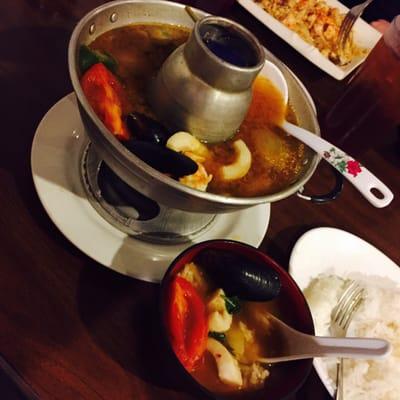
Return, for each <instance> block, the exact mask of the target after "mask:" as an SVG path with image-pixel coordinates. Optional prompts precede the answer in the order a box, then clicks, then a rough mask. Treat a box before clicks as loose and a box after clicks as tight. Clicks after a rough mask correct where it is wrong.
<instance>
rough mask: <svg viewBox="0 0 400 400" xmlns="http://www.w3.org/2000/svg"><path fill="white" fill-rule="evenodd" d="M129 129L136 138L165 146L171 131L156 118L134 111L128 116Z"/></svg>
mask: <svg viewBox="0 0 400 400" xmlns="http://www.w3.org/2000/svg"><path fill="white" fill-rule="evenodd" d="M126 123H127V125H128V129H129V130H130V132H131V133H132V136H133V137H134V138H135V139H139V140H143V141H145V142H150V143H156V144H159V145H162V146H165V143H166V142H167V140H168V138H169V137H170V136H171V135H170V133H169V132H168V131H167V130H166V129H165V128H164V127H163V126H162V125H161V124H160V123H159V122H157V121H156V120H154V119H152V118H150V117H148V116H147V115H144V114H141V113H138V112H133V113H130V114H129V115H128V116H127V118H126Z"/></svg>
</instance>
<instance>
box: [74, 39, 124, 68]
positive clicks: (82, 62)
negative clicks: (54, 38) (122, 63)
mask: <svg viewBox="0 0 400 400" xmlns="http://www.w3.org/2000/svg"><path fill="white" fill-rule="evenodd" d="M97 63H102V64H104V65H105V66H106V68H108V69H109V70H110V71H111V72H115V70H116V68H117V62H116V61H115V59H114V58H113V57H112V56H111V55H109V54H105V53H101V52H100V51H97V50H92V49H90V48H89V47H88V46H86V45H82V46H81V47H80V49H79V69H80V71H81V73H82V74H83V73H84V72H85V71H87V70H88V69H89V68H90V67H91V66H92V65H94V64H97Z"/></svg>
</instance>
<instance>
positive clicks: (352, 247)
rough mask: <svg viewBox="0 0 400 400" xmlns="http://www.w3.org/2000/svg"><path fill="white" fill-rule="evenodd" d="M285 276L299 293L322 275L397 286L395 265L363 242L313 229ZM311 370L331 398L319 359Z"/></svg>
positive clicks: (331, 390) (340, 233) (339, 232)
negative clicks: (388, 281) (383, 280)
mask: <svg viewBox="0 0 400 400" xmlns="http://www.w3.org/2000/svg"><path fill="white" fill-rule="evenodd" d="M289 273H290V274H291V275H292V277H293V278H294V280H295V281H296V282H297V284H298V285H299V287H300V289H301V290H304V289H305V288H306V287H307V286H308V285H309V283H310V281H311V280H312V279H314V278H316V277H317V276H318V275H319V274H322V273H326V274H332V275H337V276H340V277H343V278H352V277H353V278H356V277H357V274H362V275H363V276H371V279H376V278H377V277H381V278H389V279H391V280H392V281H394V282H397V283H398V284H399V285H400V269H399V266H398V265H397V264H395V263H394V262H393V261H392V260H391V259H390V258H389V257H387V256H386V255H385V254H383V253H382V252H381V251H380V250H378V249H377V248H376V247H374V246H372V245H371V244H369V243H368V242H366V241H365V240H363V239H361V238H359V237H358V236H355V235H353V234H351V233H349V232H346V231H342V230H340V229H335V228H316V229H312V230H310V231H308V232H307V233H305V234H304V235H303V236H302V237H301V238H300V239H299V240H298V241H297V242H296V244H295V246H294V248H293V250H292V254H291V256H290V261H289ZM333 306H334V305H332V307H333ZM313 318H314V321H315V317H314V316H313ZM316 334H317V335H321V334H322V333H321V332H316ZM314 367H315V369H316V371H317V373H318V375H319V377H320V378H321V380H322V382H323V383H324V385H325V387H326V389H327V390H328V392H329V393H330V394H331V395H332V396H333V393H334V391H335V385H334V382H332V380H331V379H330V378H329V376H328V372H327V368H326V364H325V363H324V361H323V359H321V358H316V359H314Z"/></svg>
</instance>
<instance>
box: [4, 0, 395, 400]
mask: <svg viewBox="0 0 400 400" xmlns="http://www.w3.org/2000/svg"><path fill="white" fill-rule="evenodd" d="M101 3H102V1H96V0H85V1H84V0H1V2H0V88H1V95H0V110H1V141H2V144H1V146H0V188H1V189H0V353H1V354H2V355H3V356H4V358H5V359H6V360H7V361H8V362H9V364H10V365H11V366H12V367H13V368H14V369H15V370H16V371H18V375H19V376H20V377H22V379H23V380H24V381H25V382H26V383H27V384H28V385H29V386H30V387H31V388H32V390H33V392H34V393H36V394H37V396H38V397H39V398H40V399H44V400H47V399H49V400H56V399H57V400H70V399H90V400H97V399H107V400H114V399H115V400H117V399H118V400H125V399H142V400H150V399H165V400H167V399H171V400H175V399H182V400H183V399H202V398H203V397H204V396H203V395H202V394H200V393H198V392H197V391H196V389H195V388H194V387H193V386H192V385H191V384H190V383H188V382H186V381H185V380H184V378H183V377H182V376H181V375H180V374H179V372H178V371H176V370H174V369H173V368H172V367H171V363H170V360H168V359H167V356H166V355H165V351H164V349H163V346H162V344H161V342H160V332H159V327H158V310H157V295H158V286H157V285H155V284H150V283H143V282H140V281H137V280H134V279H131V278H127V277H125V276H121V275H119V274H117V273H115V272H113V271H111V270H108V269H106V268H104V267H102V266H100V265H99V264H97V263H96V262H94V261H92V260H91V259H90V258H88V257H87V256H86V255H85V254H83V253H81V252H80V251H79V250H77V249H76V248H75V247H74V246H72V245H71V244H70V243H69V242H68V241H67V240H66V239H65V238H64V236H63V235H62V234H61V233H60V232H59V231H58V230H57V228H56V227H55V226H54V225H53V223H52V222H51V220H50V219H49V217H48V216H47V214H46V212H45V211H44V209H43V207H42V205H41V203H40V201H39V199H38V197H37V194H36V192H35V189H34V186H33V182H32V177H31V171H30V149H31V143H32V139H33V136H34V132H35V129H36V127H37V125H38V123H39V122H40V120H41V118H42V117H43V115H44V114H45V113H46V111H47V110H48V109H49V108H50V107H51V106H52V105H53V104H54V103H55V102H56V101H58V100H59V99H60V98H62V97H63V96H65V95H66V94H68V93H70V92H71V91H72V87H71V83H70V81H69V75H68V70H67V44H68V40H69V37H70V34H71V32H72V29H73V27H74V25H75V24H76V22H77V21H78V20H79V19H80V18H81V17H82V16H83V15H84V14H85V13H86V12H88V11H89V10H91V9H92V8H93V7H95V6H97V5H99V4H101ZM229 16H230V17H231V18H233V19H235V20H237V21H239V22H240V23H242V24H244V25H245V26H247V27H248V28H249V29H251V30H252V31H253V32H254V33H255V34H256V35H257V36H258V38H259V39H260V40H261V41H262V43H263V44H264V45H265V46H266V47H267V48H269V49H270V50H271V51H272V52H273V53H274V54H275V55H276V56H278V57H279V58H281V59H282V60H283V61H284V62H285V63H286V64H287V65H288V66H290V67H291V68H292V69H293V71H294V72H295V73H296V74H297V75H298V76H299V78H300V79H301V80H302V81H303V82H304V84H305V85H306V87H307V88H308V90H309V91H310V93H311V94H312V96H313V98H314V99H315V102H316V104H317V108H318V112H319V113H320V115H323V114H324V112H326V110H328V109H329V106H330V105H331V104H332V102H333V101H334V100H335V98H336V97H337V96H338V95H339V94H340V92H341V91H342V90H343V88H344V86H345V85H346V82H338V81H335V80H334V79H332V78H330V77H329V76H328V75H326V74H325V73H323V72H322V71H320V70H319V69H318V68H317V67H315V66H314V65H312V64H311V63H310V62H308V61H307V60H306V59H304V58H302V57H301V56H300V55H299V54H297V53H296V52H295V51H294V50H293V49H292V48H291V47H290V46H288V45H287V44H286V43H284V42H283V41H282V40H280V39H279V38H277V37H276V36H275V35H274V34H273V33H271V32H270V31H269V30H268V29H266V28H265V27H264V26H263V25H262V24H260V23H259V22H258V21H256V20H255V19H254V18H253V17H252V16H250V15H249V14H247V13H246V11H245V10H243V9H241V8H240V6H239V5H235V6H233V8H232V9H231V11H230V13H229ZM60 123H62V121H60ZM380 135H381V136H382V140H380V143H379V146H375V147H374V148H372V149H368V150H366V151H365V152H364V153H362V154H360V159H361V161H362V162H363V163H364V164H365V165H366V166H367V167H368V168H369V169H370V170H371V171H374V172H375V173H376V174H377V175H378V176H379V177H380V178H381V179H382V180H383V181H384V182H385V183H386V184H387V185H388V186H389V187H390V188H391V189H392V190H393V191H394V193H395V199H394V201H393V203H392V204H391V205H390V206H389V207H387V208H384V209H376V208H374V207H373V206H371V205H370V204H369V203H367V201H365V200H364V199H363V198H362V197H361V195H360V194H359V193H358V192H357V191H356V190H355V189H354V188H353V187H352V186H350V185H348V184H345V188H344V190H343V193H342V194H341V196H340V197H339V198H338V199H337V200H336V201H333V202H331V203H329V204H325V205H315V204H311V203H309V202H307V201H304V200H301V199H299V198H298V197H296V196H292V197H290V198H288V199H286V200H283V201H280V202H279V203H276V204H273V205H272V210H271V213H272V214H271V221H270V226H269V228H268V232H267V235H266V237H265V239H264V241H263V243H262V245H261V248H262V249H263V250H264V251H265V252H267V253H268V254H269V255H271V256H272V257H273V258H275V259H276V260H277V261H278V262H279V263H281V265H282V266H284V267H286V266H287V263H288V260H289V255H290V251H291V249H292V247H293V244H294V243H295V241H296V240H297V239H298V238H299V236H300V235H302V234H303V233H304V232H306V231H307V230H309V229H311V228H314V227H320V226H331V227H337V228H340V229H345V230H347V231H350V232H352V233H354V234H356V235H359V236H361V237H362V238H363V239H365V240H367V241H369V242H370V243H372V244H373V245H375V246H376V247H377V248H379V249H380V250H382V251H383V252H384V253H386V254H387V255H388V256H389V257H390V258H392V259H393V261H394V262H396V263H397V264H400V252H399V247H400V246H399V245H400V241H399V233H400V231H399V226H400V224H399V222H400V213H399V210H400V179H399V164H400V151H399V142H398V136H397V135H396V134H395V132H381V133H380ZM331 185H332V176H331V174H330V170H329V168H328V167H327V166H326V165H323V164H322V163H321V164H320V166H319V168H318V170H317V172H316V173H315V175H314V176H313V178H312V179H311V181H310V182H309V183H308V184H307V187H306V191H307V192H309V193H315V194H317V193H322V192H325V191H327V189H329V187H330V186H331ZM334 254H335V249H334V244H332V254H330V255H329V256H330V257H334ZM310 257H312V254H310ZM3 371H4V374H7V368H3ZM5 393H7V392H6V389H4V391H3V390H2V392H1V393H0V398H2V399H3V398H4V399H7V400H8V399H14V397H12V396H13V394H10V395H5ZM10 393H11V392H10ZM15 396H19V394H16V395H15ZM17 398H20V397H15V399H17ZM328 398H329V395H328V394H327V392H326V390H325V389H324V387H323V385H322V383H321V382H320V381H319V378H318V377H317V375H316V373H315V372H314V371H313V372H312V374H311V375H310V377H309V379H308V380H307V382H306V384H305V385H304V386H303V388H302V389H301V390H300V391H299V393H297V395H296V396H295V397H293V399H297V400H306V399H307V400H324V399H328Z"/></svg>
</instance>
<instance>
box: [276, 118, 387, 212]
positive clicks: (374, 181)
mask: <svg viewBox="0 0 400 400" xmlns="http://www.w3.org/2000/svg"><path fill="white" fill-rule="evenodd" d="M282 128H283V129H284V130H285V131H286V132H287V133H289V134H290V135H292V136H294V137H296V138H297V139H299V140H300V141H302V142H303V143H305V144H306V145H307V146H309V147H310V148H312V149H313V150H314V151H315V152H316V153H318V154H319V155H321V156H322V157H323V158H324V160H325V161H327V162H328V163H330V164H331V165H333V166H334V167H335V168H336V169H337V170H338V171H339V172H340V173H342V174H343V176H344V177H345V178H347V179H348V180H349V181H350V183H351V184H352V185H354V186H355V187H356V188H357V189H358V190H359V191H360V192H361V194H362V195H363V196H364V197H365V198H366V199H367V200H368V201H369V202H370V203H371V204H372V205H374V206H375V207H377V208H382V207H386V206H387V205H389V204H390V202H391V201H392V200H393V193H392V192H391V191H390V189H389V188H388V187H387V186H386V185H385V184H384V183H383V182H382V181H381V180H379V179H378V178H377V177H376V176H375V175H374V174H372V173H371V172H370V171H369V170H368V169H367V168H365V167H364V166H363V165H361V164H360V163H359V162H358V161H356V160H354V159H353V158H352V157H350V156H349V155H348V154H346V153H345V152H344V151H342V150H340V149H339V148H338V147H336V146H334V145H333V144H332V143H329V142H328V141H326V140H324V139H322V138H321V137H319V136H317V135H313V134H311V133H310V132H308V131H307V130H305V129H303V128H300V127H299V126H296V125H293V124H291V123H290V122H288V121H284V123H283V124H282ZM372 190H375V191H377V192H379V193H375V192H373V191H372Z"/></svg>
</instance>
